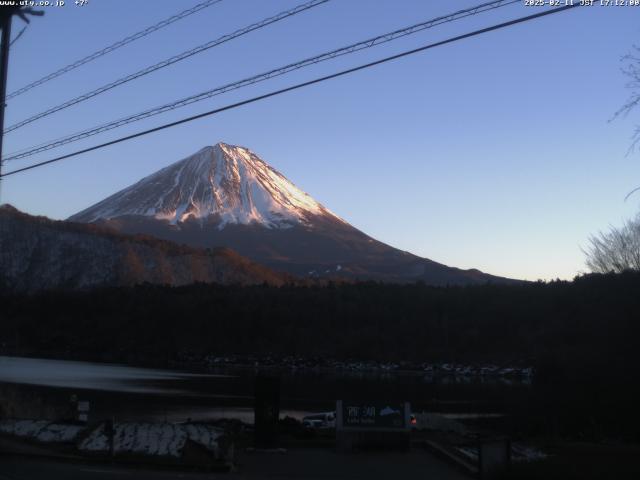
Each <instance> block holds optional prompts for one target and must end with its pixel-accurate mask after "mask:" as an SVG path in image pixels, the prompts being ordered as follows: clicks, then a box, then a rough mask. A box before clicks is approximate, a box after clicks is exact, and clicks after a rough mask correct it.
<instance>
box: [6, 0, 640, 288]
mask: <svg viewBox="0 0 640 480" xmlns="http://www.w3.org/2000/svg"><path fill="white" fill-rule="evenodd" d="M576 1H578V0H576ZM66 3H67V5H66V6H64V7H61V8H55V7H49V8H47V9H46V15H45V16H44V17H38V18H34V19H33V20H32V23H31V25H30V26H29V27H28V29H27V30H26V31H25V33H24V35H22V37H21V38H20V39H19V40H18V41H17V42H16V43H15V44H14V45H13V46H12V51H11V66H10V73H9V88H8V89H9V92H11V91H13V90H15V89H17V88H19V87H21V86H23V85H25V84H27V83H29V82H31V81H33V80H36V79H37V78H39V77H41V76H43V75H45V74H47V73H50V72H51V71H53V70H56V69H58V68H59V67H61V66H63V65H65V64H67V63H69V62H73V61H75V60H77V59H78V58H80V57H83V56H85V55H87V54H90V53H92V52H93V51H95V50H97V49H99V48H101V47H104V46H106V45H108V44H110V43H113V42H115V41H117V40H120V39H121V38H123V37H125V36H127V35H130V34H132V33H134V32H137V31H138V30H141V29H142V28H144V27H146V26H149V25H152V24H154V23H156V22H157V21H160V20H162V19H164V18H166V17H168V16H170V15H172V14H174V13H176V12H178V11H180V10H182V9H185V8H187V7H189V6H191V5H195V4H196V3H198V0H179V1H178V0H136V1H130V0H89V2H88V4H87V5H85V6H84V7H76V6H75V5H73V3H74V2H73V1H72V0H67V1H66ZM298 3H302V0H300V1H299V2H296V1H294V0H224V1H223V2H221V3H220V4H218V5H215V6H213V7H210V8H207V9H206V10H204V11H203V12H200V13H198V14H196V15H193V16H191V17H189V18H187V19H185V20H182V21H179V22H177V23H175V24H173V25H171V26H169V27H167V28H165V29H163V30H161V31H160V32H156V33H154V34H152V35H149V36H148V37H146V38H144V39H142V40H139V41H137V42H135V43H133V44H131V45H128V46H126V47H124V48H122V49H120V50H118V51H117V52H114V53H112V54H109V55H107V56H104V57H102V58H101V59H99V60H97V61H95V62H92V63H90V64H88V65H85V66H83V67H81V68H78V69H77V70H75V71H74V72H72V73H70V74H67V75H64V76H62V77H60V78H58V79H56V80H54V81H51V82H49V83H47V84H46V85H44V86H42V87H40V88H37V89H34V90H32V91H31V92H28V93H26V94H24V95H22V96H20V97H17V98H15V99H12V100H10V101H9V102H8V107H7V114H6V116H7V118H6V125H11V124H13V123H15V122H17V121H19V120H22V119H24V118H26V117H28V116H31V115H33V114H35V113H38V112H40V111H42V110H44V109H46V108H49V107H51V106H54V105H57V104H59V103H61V102H63V101H65V100H68V99H70V98H72V97H75V96H77V95H79V94H82V93H85V92H86V91H89V90H92V89H94V88H97V87H99V86H101V85H103V84H105V83H107V82H109V81H112V80H115V79H117V78H119V77H121V76H124V75H126V74H129V73H132V72H134V71H136V70H139V69H140V68H142V67H145V66H147V65H150V64H152V63H155V62H157V61H160V60H163V59H165V58H167V57H169V56H171V55H174V54H177V53H180V52H182V51H184V50H187V49H189V48H191V47H194V46H196V45H199V44H201V43H204V42H206V41H208V40H211V39H214V38H216V37H218V36H220V35H223V34H226V33H230V32H232V31H234V30H236V29H237V28H241V27H243V26H245V25H248V24H249V23H252V22H255V21H258V20H261V19H263V18H265V17H267V16H271V15H273V14H275V13H278V12H280V11H282V10H286V9H288V8H291V7H293V6H294V5H297V4H298ZM478 3H481V0H476V1H467V0H460V1H455V0H332V1H330V2H328V3H327V4H324V5H322V6H319V7H316V8H314V9H312V10H310V11H307V12H305V13H301V14H299V15H297V16H295V17H292V18H289V19H287V20H284V21H282V22H279V23H277V24H275V25H271V26H269V27H266V28H264V29H262V30H260V31H257V32H252V33H250V34H248V35H246V36H244V37H242V38H240V39H237V40H234V41H232V42H229V43H227V44H225V45H222V46H220V47H217V48H214V49H212V50H209V51H207V52H205V53H202V54H199V55H196V56H194V57H192V58H190V59H188V60H185V61H183V62H181V63H179V64H176V65H173V66H171V67H168V68H165V69H163V70H161V71H159V72H156V73H153V74H151V75H148V76H146V77H144V78H143V79H140V80H137V81H134V82H132V83H129V84H127V85H125V86H122V87H119V88H117V89H115V90H113V91H111V92H109V93H107V94H104V95H100V96H99V97H96V98H94V99H92V100H89V101H87V102H85V103H83V104H81V105H77V106H74V107H71V108H69V109H67V110H65V111H64V112H59V113H57V114H54V115H51V116H49V117H47V118H46V119H43V120H40V121H37V122H34V123H33V124H31V125H28V126H26V127H24V128H21V129H19V130H17V131H15V132H12V133H9V134H8V135H7V136H6V138H5V150H4V151H5V152H6V153H11V152H12V151H15V150H18V149H22V148H25V147H28V146H31V145H33V144H38V143H41V142H44V141H47V140H51V139H55V138H57V137H60V136H63V135H66V134H68V133H73V132H76V131H78V130H82V129H84V128H87V127H91V126H94V125H98V124H101V123H104V122H107V121H110V120H114V119H117V118H120V117H122V116H125V115H128V114H131V113H136V112H138V111H141V110H144V109H146V108H150V107H154V106H156V105H160V104H162V103H166V102H168V101H171V100H175V99H178V98H182V97H185V96H187V95H190V94H194V93H199V92H201V91H204V90H207V89H210V88H213V87H216V86H218V85H222V84H224V83H228V82H231V81H234V80H239V79H242V78H244V77H247V76H250V75H252V74H256V73H261V72H263V71H265V70H268V69H270V68H274V67H277V66H280V65H284V64H286V63H289V62H291V61H296V60H299V59H302V58H305V57H307V56H311V55H314V54H317V53H322V52H324V51H327V50H330V49H333V48H337V47H341V46H344V45H347V44H349V43H353V42H356V41H358V40H362V39H365V38H368V37H371V36H375V35H378V34H381V33H385V32H388V31H391V30H395V29H397V28H401V27H404V26H408V25H411V24H413V23H417V22H419V21H423V20H428V19H430V18H433V17H436V16H439V15H443V14H446V13H449V12H452V11H455V10H458V9H460V8H465V7H469V6H472V5H475V4H478ZM540 8H548V7H527V6H524V2H523V3H522V4H516V5H512V6H509V7H505V8H503V9H500V10H496V11H493V12H489V13H485V14H482V15H478V16H476V17H471V18H467V19H464V20H461V21H458V22H454V23H451V24H448V25H444V26H439V27H436V28H433V29H431V30H426V31H423V32H421V33H418V34H416V35H412V36H410V37H407V38H404V39H401V40H397V41H395V42H392V43H391V44H388V45H386V46H380V47H376V48H373V49H370V50H367V51H365V52H360V53H357V54H354V55H349V56H347V57H343V58H341V59H337V60H333V61H330V62H325V63H323V64H321V65H316V66H314V67H311V68H308V69H304V70H300V71H298V72H295V73H294V74H292V75H287V76H284V77H281V78H279V79H274V80H269V81H267V82H264V83H262V84H259V85H255V86H253V87H249V88H245V89H241V90H238V91H236V92H233V93H230V94H225V95H223V96H219V97H216V98H214V99H210V100H207V101H204V102H201V103H198V104H195V105H192V106H190V107H187V108H182V109H179V110H176V111H173V112H171V113H168V114H164V115H161V116H157V117H154V118H152V119H149V120H146V121H143V122H138V123H135V124H133V125H130V126H128V127H124V128H120V129H117V130H114V131H112V132H110V133H108V134H105V135H101V136H96V137H92V138H91V139H88V140H85V141H83V142H79V143H75V144H72V145H69V146H67V147H64V148H61V149H57V150H54V151H51V152H49V153H44V154H40V155H38V156H34V157H30V158H29V159H25V160H23V161H15V162H11V163H9V164H7V165H5V169H6V170H11V169H13V168H15V167H19V166H24V165H28V164H29V163H32V162H35V161H40V160H46V159H48V158H51V157H52V156H54V155H58V154H62V153H67V152H71V151H74V150H76V149H78V148H80V147H85V146H90V145H93V144H95V143H97V142H102V141H106V140H109V139H112V138H116V137H119V136H122V135H124V134H128V133H133V132H136V131H139V130H141V129H143V128H149V127H152V126H155V125H159V124H162V123H165V122H168V121H171V120H176V119H179V118H182V117H184V116H187V115H191V114H195V113H199V112H201V111H204V110H208V109H212V108H215V107H217V106H222V105H225V104H228V103H232V102H234V101H238V100H241V99H244V98H247V97H249V96H254V95H258V94H260V93H264V92H267V91H270V90H272V89H276V88H282V87H284V86H287V85H290V84H293V83H295V82H298V81H302V80H306V79H311V78H314V77H316V76H320V75H324V74H328V73H330V72H334V71H337V70H339V69H341V68H345V67H347V66H353V65H357V64H360V63H364V62H366V61H370V60H373V59H376V58H379V57H382V56H386V55H390V54H393V53H397V52H400V51H403V50H407V49H410V48H415V47H417V46H420V45H423V44H426V43H431V42H433V41H437V40H440V39H444V38H447V37H449V36H453V35H458V34H460V33H464V32H466V31H470V30H474V29H477V28H481V27H484V26H488V25H491V24H493V23H498V22H500V21H504V20H506V19H510V18H515V17H518V16H522V15H527V14H532V13H534V12H537V11H540ZM21 28H22V22H21V21H20V20H14V26H13V32H14V35H15V34H17V33H18V31H19V30H20V29H21ZM634 43H636V44H638V43H640V7H619V6H610V7H600V6H594V7H590V8H577V9H573V10H570V11H568V12H564V13H559V14H556V15H552V16H548V17H545V18H542V19H539V20H536V21H533V22H529V23H526V24H523V25H517V26H514V27H510V28H508V29H505V30H501V31H497V32H491V33H488V34H485V35H482V36H480V37H475V38H472V39H468V40H463V41H461V42H458V43H455V44H450V45H447V46H444V47H440V48H437V49H433V50H429V51H427V52H424V53H421V54H417V55H414V56H411V57H408V58H404V59H401V60H397V61H395V62H392V63H388V64H385V65H382V66H378V67H375V68H372V69H369V70H367V71H362V72H358V73H356V74H353V75H350V76H348V77H343V78H340V79H336V80H333V81H330V82H325V83H323V84H320V85H315V86H312V87H309V88H306V89H303V90H299V91H296V92H293V93H288V94H286V95H282V96H279V97H276V98H271V99H268V100H266V101H263V102H260V103H256V104H252V105H249V106H245V107H241V108H238V109H236V110H233V111H229V112H225V113H222V114H220V115H218V116H215V117H209V118H206V119H202V120H198V121H196V122H193V123H190V124H186V125H182V126H179V127H176V128H173V129H170V130H165V131H163V132H161V133H156V134H153V135H150V136H147V137H144V138H140V139H136V140H133V141H130V142H126V143H122V144H119V145H117V146H113V147H109V148H105V149H103V150H100V151H96V152H92V153H88V154H85V155H82V156H79V157H76V158H74V159H70V160H66V161H64V162H60V163H58V164H55V165H51V166H47V167H44V168H40V169H36V170H32V171H30V172H29V173H24V174H20V175H15V176H12V177H8V178H6V179H5V180H4V181H3V182H2V202H3V203H5V202H7V203H11V204H13V205H14V206H16V207H17V208H19V209H21V210H24V211H26V212H29V213H32V214H42V215H47V216H49V217H52V218H60V219H61V218H66V217H67V216H69V215H71V214H73V213H75V212H77V211H79V210H81V209H83V208H85V207H87V206H89V205H91V204H93V203H95V202H96V201H98V200H101V199H102V198H104V197H106V196H107V195H109V194H111V193H113V192H115V191H117V190H119V189H121V188H123V187H125V186H127V185H130V184H131V183H133V182H135V181H136V180H138V179H139V178H141V177H143V176H145V175H148V174H150V173H152V172H154V171H156V170H157V169H159V168H161V167H164V166H166V165H168V164H170V163H173V162H175V161H177V160H180V159H181V158H184V157H185V156H187V155H189V154H191V153H193V152H195V151H197V150H198V149H200V148H202V147H203V146H205V145H213V144H214V143H216V142H218V141H224V142H227V143H231V144H236V145H242V146H246V147H248V148H250V149H251V150H253V151H254V152H255V153H257V154H258V155H260V156H261V157H262V158H263V159H264V160H266V161H267V162H268V163H270V164H271V165H272V166H273V167H275V168H277V169H278V170H280V171H281V172H282V173H283V174H284V175H286V176H287V177H288V178H289V179H291V180H292V181H293V182H294V183H296V184H297V185H298V186H299V187H301V188H302V189H303V190H305V191H306V192H308V193H309V194H310V195H312V196H313V197H314V198H316V199H317V200H318V201H320V202H321V203H323V204H324V205H326V206H327V207H328V208H330V209H331V210H333V211H334V212H336V213H337V214H339V215H340V216H341V217H343V218H345V219H346V220H348V221H349V222H350V223H351V224H353V225H354V226H356V227H357V228H359V229H361V230H363V231H364V232H366V233H367V234H369V235H371V236H373V237H375V238H377V239H379V240H381V241H384V242H386V243H388V244H390V245H393V246H394V247H397V248H400V249H403V250H408V251H410V252H412V253H415V254H417V255H420V256H424V257H428V258H431V259H433V260H436V261H439V262H442V263H445V264H448V265H452V266H457V267H461V268H472V267H474V268H479V269H481V270H483V271H486V272H489V273H492V274H497V275H505V276H510V277H518V278H526V279H532V280H535V279H552V278H556V277H559V278H572V277H573V276H574V275H576V274H577V273H579V272H581V271H584V269H585V267H584V255H583V253H582V252H581V247H584V246H585V245H586V242H587V239H588V236H589V235H590V234H591V233H594V232H596V231H598V230H599V229H605V228H607V226H608V225H610V224H620V223H621V222H622V221H623V219H625V218H628V217H630V216H632V215H633V214H634V213H635V212H636V211H637V210H638V203H639V201H640V195H636V196H635V197H632V199H631V200H629V201H627V202H624V201H623V200H624V196H625V195H626V193H627V192H629V191H630V190H631V189H633V188H634V187H636V186H638V185H639V184H640V165H639V161H640V153H635V154H632V155H627V149H628V147H629V145H630V137H631V134H632V131H633V125H634V118H631V117H630V118H628V119H619V120H616V121H613V122H609V119H610V118H611V117H612V115H613V113H614V112H615V111H616V110H617V109H618V108H619V107H620V106H621V104H622V103H623V102H624V100H625V99H626V98H627V96H628V94H629V92H628V91H626V90H625V83H626V79H625V77H624V76H623V75H622V73H621V71H620V68H621V66H622V64H621V62H620V58H621V57H622V56H623V55H624V54H626V53H628V52H629V50H630V48H631V46H632V45H633V44H634ZM636 115H637V116H640V112H637V113H636ZM636 119H637V117H636Z"/></svg>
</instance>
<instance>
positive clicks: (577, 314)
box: [0, 273, 640, 370]
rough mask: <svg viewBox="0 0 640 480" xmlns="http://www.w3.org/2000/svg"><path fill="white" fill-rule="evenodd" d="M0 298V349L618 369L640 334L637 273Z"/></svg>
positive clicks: (88, 355) (632, 354)
mask: <svg viewBox="0 0 640 480" xmlns="http://www.w3.org/2000/svg"><path fill="white" fill-rule="evenodd" d="M0 302H1V303H0V305H1V310H0V318H1V319H2V325H1V330H0V342H2V346H3V348H4V349H5V350H11V351H14V350H23V351H24V352H25V353H41V354H46V353H47V352H51V353H52V354H57V355H64V356H69V357H76V358H85V359H101V358H105V359H109V360H121V359H126V358H127V357H129V356H134V357H135V356H138V354H139V355H140V357H141V358H150V359H155V358H158V359H166V358H167V356H168V357H169V358H173V357H174V356H175V355H176V354H178V353H179V352H193V353H195V354H199V353H200V354H202V353H214V354H232V353H238V354H247V353H252V354H266V353H275V354H284V355H304V356H314V355H319V356H330V357H333V358H338V359H340V358H342V359H347V358H361V359H366V360H393V361H398V360H412V361H432V360H436V361H443V360H446V361H460V362H468V361H472V362H473V361H498V362H499V361H511V362H514V361H525V362H530V361H531V360H532V359H533V360H536V361H537V362H538V363H540V362H541V361H542V360H543V359H545V361H554V362H560V363H566V364H567V365H570V364H573V363H576V364H578V365H581V366H582V367H587V365H592V364H601V363H606V364H607V365H609V366H610V367H611V368H613V369H615V370H620V369H624V370H628V369H630V368H633V367H634V365H635V363H636V362H633V363H632V364H630V363H629V361H630V360H632V359H634V358H636V355H637V353H636V352H637V351H638V348H637V340H638V339H639V337H638V333H640V274H639V273H625V274H620V275H592V276H584V277H578V278H577V279H575V280H574V281H573V282H561V281H557V282H551V283H540V282H539V283H529V284H523V285H510V286H506V285H485V286H472V287H441V288H439V287H427V286H424V285H420V284H414V285H385V284H377V283H359V284H340V285H326V286H316V287H313V286H311V287H309V286H307V287H300V286H285V287H279V288H278V287H267V286H256V287H236V286H218V285H193V286H188V287H180V288H169V287H157V286H138V287H133V288H108V289H100V290H93V291H86V292H47V293H41V294H36V295H28V296H27V295H25V296H21V295H7V294H0ZM570 359H574V361H570ZM539 366H540V367H542V366H543V365H539Z"/></svg>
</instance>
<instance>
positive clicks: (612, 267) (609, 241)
mask: <svg viewBox="0 0 640 480" xmlns="http://www.w3.org/2000/svg"><path fill="white" fill-rule="evenodd" d="M584 253H585V255H586V257H587V259H586V264H587V267H588V268H589V270H591V271H592V272H597V273H609V272H617V273H619V272H624V271H625V270H640V214H638V215H637V216H636V218H635V219H633V220H627V222H625V224H624V225H623V226H622V227H620V228H618V227H611V228H610V230H609V231H608V232H599V233H598V234H597V235H592V236H591V237H590V238H589V246H588V247H587V248H586V249H585V250H584Z"/></svg>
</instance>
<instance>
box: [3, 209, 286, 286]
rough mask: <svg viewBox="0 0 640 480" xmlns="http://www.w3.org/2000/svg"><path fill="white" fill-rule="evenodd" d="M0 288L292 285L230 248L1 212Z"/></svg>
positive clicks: (281, 275)
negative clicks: (193, 245) (215, 247)
mask: <svg viewBox="0 0 640 480" xmlns="http://www.w3.org/2000/svg"><path fill="white" fill-rule="evenodd" d="M0 266H1V267H2V268H0V284H2V285H3V286H4V287H5V288H7V289H9V290H12V291H20V292H34V291H39V290H50V289H72V290H75V289H85V288H94V287H105V286H131V285H138V284H143V283H150V284H157V285H171V286H179V285H189V284H193V283H220V284H239V285H256V284H268V285H274V286H281V285H285V284H288V283H294V282H297V279H295V278H294V277H292V276H291V275H288V274H285V273H279V272H275V271H273V270H271V269H269V268H267V267H265V266H262V265H259V264H256V263H255V262H252V261H250V260H248V259H246V258H244V257H242V256H240V255H239V254H238V253H236V252H234V251H232V250H230V249H228V248H217V249H205V248H194V247H190V246H186V245H181V244H177V243H173V242H170V241H167V240H162V239H158V238H156V237H151V236H147V235H141V234H139V235H126V234H124V233H122V232H118V231H116V230H114V229H111V228H108V226H106V225H97V224H82V223H73V222H68V221H61V220H51V219H49V218H47V217H41V216H32V215H29V214H26V213H23V212H21V211H19V210H17V209H16V208H14V207H12V206H10V205H1V206H0Z"/></svg>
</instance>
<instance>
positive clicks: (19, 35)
mask: <svg viewBox="0 0 640 480" xmlns="http://www.w3.org/2000/svg"><path fill="white" fill-rule="evenodd" d="M28 26H29V24H26V25H25V26H24V27H22V30H20V32H18V35H16V38H14V39H13V40H11V42H10V43H9V46H10V47H11V46H13V44H14V43H16V42H17V41H18V39H19V38H20V37H21V36H22V34H23V33H24V32H25V30H26V29H27V27H28ZM7 98H8V97H7Z"/></svg>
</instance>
